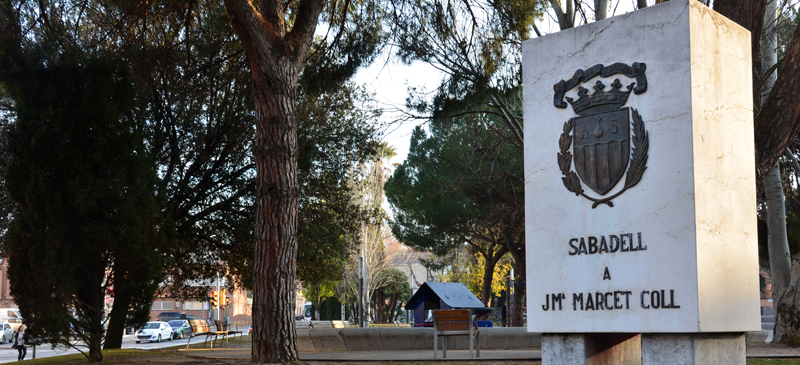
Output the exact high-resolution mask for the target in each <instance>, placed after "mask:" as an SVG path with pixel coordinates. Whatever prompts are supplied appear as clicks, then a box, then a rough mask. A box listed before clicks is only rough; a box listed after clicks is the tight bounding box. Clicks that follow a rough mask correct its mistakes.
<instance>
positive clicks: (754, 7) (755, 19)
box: [714, 0, 774, 65]
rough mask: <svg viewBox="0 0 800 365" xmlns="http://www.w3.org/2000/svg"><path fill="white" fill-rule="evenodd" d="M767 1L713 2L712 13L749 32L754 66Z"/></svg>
mask: <svg viewBox="0 0 800 365" xmlns="http://www.w3.org/2000/svg"><path fill="white" fill-rule="evenodd" d="M767 1H768V0H715V1H714V11H716V12H718V13H720V14H722V15H723V16H725V17H726V18H728V19H730V20H732V21H734V22H735V23H736V24H739V25H741V26H742V27H744V28H745V29H747V30H749V31H750V44H751V47H752V48H751V54H752V61H753V64H754V65H755V64H756V60H757V56H758V50H759V46H760V44H761V33H762V29H763V27H764V12H765V6H766V4H767ZM773 21H774V14H773Z"/></svg>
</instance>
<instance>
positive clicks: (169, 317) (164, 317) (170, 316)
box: [156, 312, 197, 322]
mask: <svg viewBox="0 0 800 365" xmlns="http://www.w3.org/2000/svg"><path fill="white" fill-rule="evenodd" d="M176 319H197V317H195V316H193V315H191V314H186V313H178V312H161V313H159V314H158V317H156V321H162V322H169V321H174V320H176Z"/></svg>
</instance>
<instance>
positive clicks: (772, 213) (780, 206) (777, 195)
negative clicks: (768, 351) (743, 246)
mask: <svg viewBox="0 0 800 365" xmlns="http://www.w3.org/2000/svg"><path fill="white" fill-rule="evenodd" d="M763 183H764V195H765V197H766V203H767V227H768V229H769V238H768V240H767V241H768V242H769V243H768V246H767V248H768V250H769V268H770V269H769V271H770V277H771V278H772V303H773V304H774V305H775V308H777V305H778V302H779V300H780V296H781V294H783V291H784V290H786V289H787V288H788V287H789V279H790V278H791V256H790V254H789V241H788V240H787V238H786V210H785V208H784V197H783V183H782V182H781V174H780V165H778V164H775V167H773V168H772V170H770V172H769V174H767V176H766V177H765V178H764V180H763ZM777 325H779V324H778V323H776V326H777Z"/></svg>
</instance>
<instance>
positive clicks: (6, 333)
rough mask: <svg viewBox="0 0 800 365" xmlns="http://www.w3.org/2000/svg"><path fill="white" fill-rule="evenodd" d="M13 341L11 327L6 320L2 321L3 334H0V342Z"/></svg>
mask: <svg viewBox="0 0 800 365" xmlns="http://www.w3.org/2000/svg"><path fill="white" fill-rule="evenodd" d="M11 341H14V330H13V329H11V325H10V324H9V323H8V321H5V322H3V334H2V335H0V342H2V343H6V342H11Z"/></svg>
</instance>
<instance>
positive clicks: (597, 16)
mask: <svg viewBox="0 0 800 365" xmlns="http://www.w3.org/2000/svg"><path fill="white" fill-rule="evenodd" d="M607 17H608V0H594V20H595V21H597V20H603V19H605V18H607Z"/></svg>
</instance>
